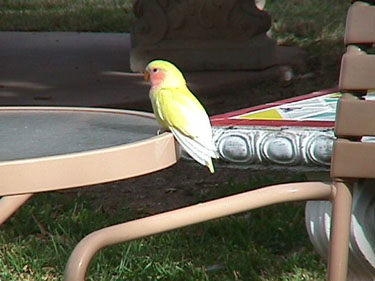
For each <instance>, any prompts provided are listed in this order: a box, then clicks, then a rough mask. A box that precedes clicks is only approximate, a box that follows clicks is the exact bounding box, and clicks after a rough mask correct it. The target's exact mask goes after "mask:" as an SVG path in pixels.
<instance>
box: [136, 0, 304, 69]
mask: <svg viewBox="0 0 375 281" xmlns="http://www.w3.org/2000/svg"><path fill="white" fill-rule="evenodd" d="M262 6H264V1H260V4H259V5H258V6H257V5H256V4H255V2H254V0H205V1H201V0H137V1H136V2H135V4H134V14H135V16H136V20H135V22H134V24H133V29H132V32H131V42H132V48H131V53H130V66H131V69H132V70H133V71H143V69H144V67H145V65H146V64H147V63H148V62H149V61H151V60H153V59H165V60H169V61H172V62H173V63H175V64H177V65H178V66H179V67H180V68H181V69H182V70H183V71H202V70H261V69H265V68H268V67H271V66H275V65H285V64H292V65H293V64H294V65H298V64H300V63H301V60H302V58H301V57H302V56H301V52H300V51H296V50H295V49H294V48H292V49H291V48H286V47H280V46H277V45H276V43H275V41H274V40H272V39H271V38H269V37H268V36H267V35H266V32H267V31H268V30H269V29H270V27H271V18H270V16H269V15H268V14H267V13H266V12H265V11H263V10H260V9H259V8H258V7H262Z"/></svg>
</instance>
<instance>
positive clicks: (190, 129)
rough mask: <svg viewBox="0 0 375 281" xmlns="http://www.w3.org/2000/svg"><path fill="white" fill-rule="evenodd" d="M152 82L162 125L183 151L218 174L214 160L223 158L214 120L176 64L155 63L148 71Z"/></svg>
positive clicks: (154, 104) (147, 78) (155, 102)
mask: <svg viewBox="0 0 375 281" xmlns="http://www.w3.org/2000/svg"><path fill="white" fill-rule="evenodd" d="M144 74H145V80H146V81H150V82H151V89H150V99H151V103H152V109H153V110H154V114H155V117H156V120H157V121H158V123H159V124H160V125H161V126H162V127H163V128H166V129H168V130H170V131H171V132H172V134H173V135H174V136H175V138H176V139H177V141H178V143H179V144H180V145H181V146H182V148H183V149H184V150H185V151H186V152H187V153H188V154H189V155H190V156H191V157H192V158H193V159H194V160H195V161H197V162H198V163H200V164H201V165H205V166H207V167H208V168H209V169H210V172H211V173H214V172H215V170H214V166H213V164H212V158H216V159H217V158H219V155H218V152H217V150H216V147H215V145H214V143H213V140H212V130H211V123H210V119H209V117H208V115H207V113H206V111H205V109H204V108H203V106H202V105H201V104H200V102H199V101H198V100H197V98H196V97H195V96H194V95H193V94H192V93H191V92H190V90H189V88H188V87H187V86H186V81H185V78H184V76H183V75H182V73H181V71H180V70H179V69H178V68H177V67H176V66H174V65H173V64H172V63H170V62H167V61H164V60H154V61H152V62H150V63H149V64H148V65H147V66H146V69H145V73H144Z"/></svg>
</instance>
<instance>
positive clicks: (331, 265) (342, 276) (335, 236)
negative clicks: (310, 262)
mask: <svg viewBox="0 0 375 281" xmlns="http://www.w3.org/2000/svg"><path fill="white" fill-rule="evenodd" d="M335 186H336V195H335V196H334V199H333V214H332V217H333V222H332V231H331V239H330V240H331V243H330V251H329V262H328V280H329V281H345V280H346V278H347V271H348V254H349V235H350V223H351V213H352V194H351V191H350V188H349V186H348V185H347V184H346V183H343V182H335Z"/></svg>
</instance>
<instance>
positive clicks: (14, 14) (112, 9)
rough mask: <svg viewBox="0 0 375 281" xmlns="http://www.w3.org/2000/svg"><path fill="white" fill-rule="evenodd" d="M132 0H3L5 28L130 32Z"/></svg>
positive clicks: (0, 11)
mask: <svg viewBox="0 0 375 281" xmlns="http://www.w3.org/2000/svg"><path fill="white" fill-rule="evenodd" d="M131 7H132V5H131V1H130V0H104V1H100V0H76V1H72V0H0V30H2V31H5V30H7V31H93V32H99V31H100V32H127V31H129V28H130V21H131V18H132V11H131V9H132V8H131Z"/></svg>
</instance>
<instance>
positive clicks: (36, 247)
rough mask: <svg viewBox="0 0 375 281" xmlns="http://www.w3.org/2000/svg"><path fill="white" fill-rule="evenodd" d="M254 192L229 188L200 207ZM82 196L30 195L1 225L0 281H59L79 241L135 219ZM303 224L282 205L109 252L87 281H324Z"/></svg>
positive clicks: (297, 211)
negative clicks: (30, 198)
mask: <svg viewBox="0 0 375 281" xmlns="http://www.w3.org/2000/svg"><path fill="white" fill-rule="evenodd" d="M275 180H277V179H275ZM272 181H274V180H272ZM259 184H261V183H260V182H259V181H256V182H255V183H250V184H238V183H236V182H235V181H234V180H233V181H230V182H228V183H227V184H224V185H223V186H222V187H221V188H219V189H218V191H217V192H215V193H214V194H210V195H206V196H204V198H201V200H207V199H208V198H210V199H211V198H216V197H218V196H223V195H227V194H229V193H233V192H234V191H235V192H239V191H242V190H245V189H246V190H247V189H249V188H254V186H258V185H259ZM263 184H264V183H263ZM86 194H87V193H86ZM87 196H88V195H85V194H84V195H81V196H80V193H77V194H74V193H73V194H72V193H53V194H42V195H37V196H36V197H34V199H32V201H31V202H29V203H28V204H27V205H26V206H24V207H23V208H22V209H21V210H20V211H19V212H18V213H17V214H16V215H15V216H13V217H12V218H11V219H10V220H9V221H8V222H6V223H5V224H4V225H3V226H2V228H1V230H0V280H9V281H16V280H17V281H18V280H37V281H39V280H62V272H63V271H64V267H65V264H66V262H67V259H68V257H69V255H70V253H71V251H72V250H73V248H74V246H75V245H76V244H77V243H78V242H79V240H80V239H82V238H83V237H84V236H85V235H87V234H88V233H90V232H92V231H94V230H96V229H98V228H101V227H104V226H108V225H112V224H115V223H119V222H123V221H127V220H130V219H131V218H134V214H132V213H131V212H130V210H128V209H127V208H126V207H124V208H117V209H116V210H113V209H111V210H108V209H106V208H103V206H100V205H95V203H94V202H95V200H90V197H87ZM303 217H304V208H303V204H301V203H290V204H282V205H277V206H271V207H267V208H262V209H259V210H254V211H251V212H246V213H243V214H240V215H237V216H231V217H228V218H224V219H219V220H215V221H211V222H208V223H204V224H199V225H195V226H190V227H186V228H184V229H180V230H177V231H172V232H169V233H165V234H161V235H156V236H153V237H149V238H145V239H140V240H136V241H133V242H130V243H125V244H121V245H117V246H113V247H109V248H107V249H105V250H103V251H101V252H99V254H98V255H97V256H96V258H95V259H94V261H93V262H92V264H91V267H90V271H89V274H88V280H92V281H94V280H108V281H109V280H174V281H176V280H177V281H178V280H181V281H182V280H184V281H185V280H210V281H213V280H215V281H216V280H217V281H224V280H254V281H256V280H259V281H266V280H269V281H301V280H317V281H319V280H324V278H325V268H326V265H325V263H324V262H323V261H322V260H321V259H320V258H319V257H318V256H317V254H316V253H315V252H314V251H313V250H312V247H311V246H310V243H309V241H308V238H307V234H306V230H305V227H304V218H303Z"/></svg>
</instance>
